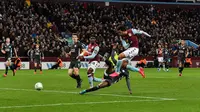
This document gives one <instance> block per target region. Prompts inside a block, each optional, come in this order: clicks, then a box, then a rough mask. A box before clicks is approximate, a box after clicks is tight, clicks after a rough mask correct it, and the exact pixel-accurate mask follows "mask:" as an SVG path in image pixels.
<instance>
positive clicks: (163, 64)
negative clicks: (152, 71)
mask: <svg viewBox="0 0 200 112" xmlns="http://www.w3.org/2000/svg"><path fill="white" fill-rule="evenodd" d="M162 66H163V71H166V69H165V63H164V62H162Z"/></svg>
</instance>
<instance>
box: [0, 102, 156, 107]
mask: <svg viewBox="0 0 200 112" xmlns="http://www.w3.org/2000/svg"><path fill="white" fill-rule="evenodd" d="M144 101H147V102H148V101H150V102H152V101H160V100H130V101H103V102H82V103H56V104H41V105H17V106H0V109H9V108H31V107H54V106H66V105H89V104H90V105H92V104H107V103H130V102H144Z"/></svg>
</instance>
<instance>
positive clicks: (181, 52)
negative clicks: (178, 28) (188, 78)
mask: <svg viewBox="0 0 200 112" xmlns="http://www.w3.org/2000/svg"><path fill="white" fill-rule="evenodd" d="M176 52H178V65H179V68H178V69H179V76H182V71H183V69H184V64H185V58H186V57H187V56H188V54H189V53H188V49H187V47H186V45H185V41H184V40H181V43H180V45H179V46H178V49H177V50H175V51H174V54H175V53H176Z"/></svg>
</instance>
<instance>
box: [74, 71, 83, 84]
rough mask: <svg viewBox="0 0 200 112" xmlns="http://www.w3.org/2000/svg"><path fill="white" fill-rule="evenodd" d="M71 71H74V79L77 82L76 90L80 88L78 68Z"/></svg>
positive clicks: (80, 80)
mask: <svg viewBox="0 0 200 112" xmlns="http://www.w3.org/2000/svg"><path fill="white" fill-rule="evenodd" d="M73 71H74V76H75V79H76V81H77V88H81V83H82V79H81V77H80V75H79V68H74V69H73Z"/></svg>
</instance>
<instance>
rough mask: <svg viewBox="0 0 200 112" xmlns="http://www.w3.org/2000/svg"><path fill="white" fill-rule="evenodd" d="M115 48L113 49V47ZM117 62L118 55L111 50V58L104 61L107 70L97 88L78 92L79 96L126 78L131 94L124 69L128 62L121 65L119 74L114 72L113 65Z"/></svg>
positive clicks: (127, 76)
mask: <svg viewBox="0 0 200 112" xmlns="http://www.w3.org/2000/svg"><path fill="white" fill-rule="evenodd" d="M114 48H115V47H114ZM117 60H118V55H117V54H116V51H115V49H113V50H112V53H111V56H110V57H109V58H107V59H106V60H105V63H106V65H107V66H108V67H107V69H106V70H105V71H104V80H103V81H102V82H101V83H100V84H99V85H97V86H94V87H93V88H90V89H86V90H83V91H81V92H80V94H81V95H83V94H85V93H88V92H92V91H96V90H99V89H102V88H105V87H109V86H111V85H112V84H114V83H117V82H118V81H120V80H121V79H122V78H123V77H126V82H127V86H128V89H129V93H130V94H132V91H131V88H130V80H129V72H128V70H127V69H126V66H127V64H128V61H126V62H124V63H123V64H122V65H121V68H120V73H117V72H115V65H116V63H117Z"/></svg>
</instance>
